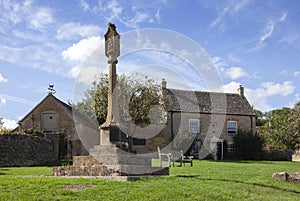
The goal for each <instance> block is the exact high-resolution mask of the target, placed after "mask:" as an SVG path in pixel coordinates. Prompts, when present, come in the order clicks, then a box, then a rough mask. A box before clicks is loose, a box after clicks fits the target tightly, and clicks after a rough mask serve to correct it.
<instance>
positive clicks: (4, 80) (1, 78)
mask: <svg viewBox="0 0 300 201" xmlns="http://www.w3.org/2000/svg"><path fill="white" fill-rule="evenodd" d="M1 82H7V79H6V78H5V77H3V75H2V74H1V73H0V83H1Z"/></svg>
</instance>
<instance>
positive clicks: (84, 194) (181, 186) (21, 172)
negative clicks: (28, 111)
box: [0, 160, 300, 200]
mask: <svg viewBox="0 0 300 201" xmlns="http://www.w3.org/2000/svg"><path fill="white" fill-rule="evenodd" d="M299 170H300V163H296V162H271V161H234V162H214V161H198V160H195V161H194V167H189V165H186V167H183V168H180V167H175V168H171V170H170V171H171V176H169V177H159V178H147V179H141V180H139V181H131V182H120V181H108V180H101V179H83V178H77V179H76V178H73V179H71V178H55V177H46V176H47V175H51V174H52V168H51V167H21V168H0V200H299V197H300V184H297V183H291V182H282V181H275V180H273V179H272V178H271V176H272V174H273V173H274V172H282V171H286V172H295V171H299ZM42 175H44V176H45V177H43V176H42ZM72 186H75V187H76V186H86V187H87V188H85V189H83V190H72V189H70V188H66V187H72Z"/></svg>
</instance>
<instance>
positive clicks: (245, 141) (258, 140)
mask: <svg viewBox="0 0 300 201" xmlns="http://www.w3.org/2000/svg"><path fill="white" fill-rule="evenodd" d="M233 141H234V144H235V147H236V154H235V155H236V157H237V158H238V159H243V160H260V159H262V156H263V144H264V141H263V139H262V137H261V136H259V135H258V134H257V133H252V132H251V131H242V130H239V131H238V133H237V134H236V135H235V136H234V137H233Z"/></svg>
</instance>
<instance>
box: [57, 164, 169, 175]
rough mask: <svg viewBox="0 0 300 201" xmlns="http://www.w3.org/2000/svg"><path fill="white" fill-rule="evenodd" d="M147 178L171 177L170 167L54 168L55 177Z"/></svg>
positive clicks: (97, 166) (98, 166)
mask: <svg viewBox="0 0 300 201" xmlns="http://www.w3.org/2000/svg"><path fill="white" fill-rule="evenodd" d="M139 175H140V176H145V175H149V176H150V175H160V176H161V175H169V167H163V168H161V167H149V166H132V165H110V166H104V165H94V166H60V167H53V176H139Z"/></svg>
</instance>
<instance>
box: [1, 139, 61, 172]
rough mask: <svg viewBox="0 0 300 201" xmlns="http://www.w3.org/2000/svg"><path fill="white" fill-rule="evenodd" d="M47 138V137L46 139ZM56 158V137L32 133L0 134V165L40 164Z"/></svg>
mask: <svg viewBox="0 0 300 201" xmlns="http://www.w3.org/2000/svg"><path fill="white" fill-rule="evenodd" d="M47 138H48V139H47ZM57 159H58V139H57V136H55V135H47V136H46V138H41V137H36V136H32V135H21V134H4V135H0V167H9V166H32V165H42V164H45V163H47V162H51V161H55V160H57Z"/></svg>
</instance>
